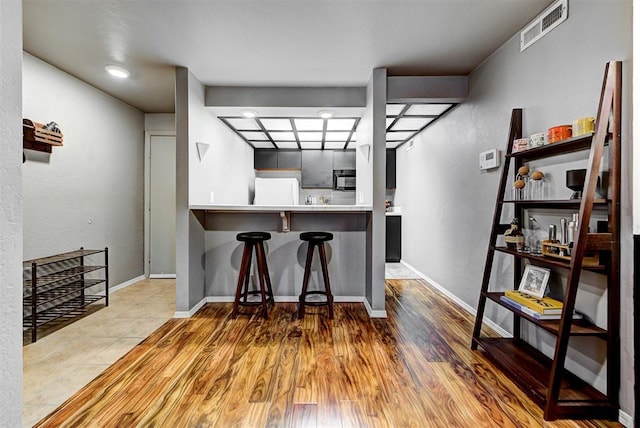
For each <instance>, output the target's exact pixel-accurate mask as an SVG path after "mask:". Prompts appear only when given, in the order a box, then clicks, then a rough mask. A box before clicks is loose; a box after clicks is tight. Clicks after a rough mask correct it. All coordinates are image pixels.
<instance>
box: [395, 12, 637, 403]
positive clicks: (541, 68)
mask: <svg viewBox="0 0 640 428" xmlns="http://www.w3.org/2000/svg"><path fill="white" fill-rule="evenodd" d="M596 28H597V29H598V30H597V31H596V30H595V29H596ZM631 58H632V52H631V2H630V1H622V0H620V1H604V2H603V1H595V0H584V1H572V2H571V4H570V10H569V19H568V20H567V21H566V22H565V23H563V24H562V25H560V26H559V27H558V28H556V29H554V30H553V31H552V32H551V33H550V34H549V35H547V36H546V37H545V38H543V39H542V40H540V41H539V42H538V43H537V44H535V45H534V46H532V47H530V48H529V49H527V50H526V51H525V52H523V53H520V50H519V35H518V34H517V35H515V36H514V37H513V38H512V39H511V40H510V41H509V42H508V43H506V44H505V45H504V46H503V47H502V48H501V49H499V50H498V51H497V52H496V53H495V54H494V55H493V56H492V57H491V58H490V59H489V60H488V61H487V62H485V63H484V64H483V65H482V66H480V67H479V68H478V69H477V70H475V71H474V72H473V73H472V74H471V76H470V93H469V98H468V100H467V101H466V102H465V103H463V104H461V105H460V106H458V107H457V108H456V109H455V110H453V111H452V112H451V113H450V114H448V115H447V116H445V117H444V118H442V119H441V120H440V121H438V122H437V123H436V124H434V125H433V126H432V127H430V128H428V129H427V130H426V131H425V132H424V133H422V134H421V135H419V136H418V137H416V138H415V148H414V149H413V150H412V151H410V152H406V151H405V150H404V148H401V149H399V150H398V186H397V190H396V200H395V204H396V205H398V206H402V207H403V237H402V239H403V248H402V253H403V259H404V260H405V261H406V262H408V263H409V264H410V265H412V266H414V267H416V268H417V269H418V270H420V271H421V272H423V273H424V274H425V275H426V276H428V277H430V278H432V279H433V280H434V281H436V282H437V283H439V284H440V285H442V286H444V287H445V288H447V289H448V290H449V291H450V292H451V293H453V294H454V295H456V296H457V297H459V298H460V299H461V300H463V301H464V302H465V303H467V304H469V305H470V306H473V307H475V306H476V304H477V301H478V295H479V291H480V285H481V279H482V273H483V267H484V260H485V256H486V246H487V243H488V240H489V232H490V227H491V219H492V216H493V211H494V203H495V199H496V190H497V187H498V179H499V171H490V172H480V171H479V170H478V154H479V153H480V152H482V151H484V150H488V149H491V148H498V149H499V150H502V151H503V152H504V149H505V147H506V144H507V141H506V139H507V136H508V128H509V119H510V115H511V109H512V108H517V107H522V108H523V109H524V113H523V116H524V118H523V120H524V135H530V134H533V133H536V132H544V131H545V130H546V129H547V128H549V127H551V126H554V125H559V124H564V123H571V121H572V120H573V119H574V118H577V117H582V116H595V113H596V111H597V107H598V99H599V96H600V88H601V84H602V77H603V73H604V66H605V63H606V62H607V61H611V60H622V61H623V75H624V87H623V93H626V94H628V93H629V88H630V86H629V84H630V76H631ZM623 103H624V105H623V140H622V142H623V146H624V147H623V154H622V159H623V169H622V177H623V183H624V184H623V189H622V231H621V235H622V240H623V242H622V266H623V267H622V269H621V274H622V278H621V286H622V299H621V301H622V314H621V317H622V326H621V344H622V348H621V352H622V373H621V382H622V388H621V396H620V398H621V407H622V409H623V410H625V411H627V412H628V413H632V412H631V410H632V409H633V385H632V378H633V348H632V343H633V340H632V339H633V336H632V324H633V317H632V301H633V299H632V296H633V293H632V288H631V284H632V273H633V272H632V270H633V268H632V259H631V256H632V243H631V226H632V220H631V189H630V187H631V138H630V135H631V133H630V127H631V121H630V111H631V102H630V99H629V97H624V96H623ZM571 160H573V159H571ZM564 169H566V168H560V170H561V171H564ZM553 175H555V178H556V180H554V183H553V186H555V188H556V190H557V191H564V190H566V189H564V181H563V178H562V177H561V175H562V174H561V173H559V172H558V171H557V170H556V173H555V174H551V176H552V177H550V178H553ZM503 220H507V218H503ZM494 265H495V269H494V271H495V272H496V273H505V274H506V273H509V272H511V269H510V266H511V264H510V261H509V260H506V259H505V260H504V261H502V259H500V258H499V257H496V263H494ZM507 277H509V276H507ZM588 280H589V281H593V282H595V283H596V284H595V285H594V287H592V289H590V290H588V292H590V293H592V295H591V296H585V297H583V299H584V301H592V302H593V303H594V306H595V308H591V310H592V311H593V312H594V315H595V316H596V317H597V318H598V320H601V319H603V318H604V309H605V306H606V305H605V303H606V293H605V290H603V289H602V287H600V285H599V284H598V280H593V279H588ZM508 286H510V283H509V282H508V281H507V282H506V283H505V284H504V285H503V287H502V288H506V287H508ZM487 313H488V315H490V316H491V317H492V319H493V320H494V321H496V322H498V323H499V324H500V323H502V324H503V326H505V327H506V328H508V327H509V325H508V323H506V320H507V319H508V317H509V316H508V315H507V314H506V313H505V312H504V311H495V310H494V311H491V310H488V311H487ZM509 319H510V318H509ZM536 340H538V341H540V342H545V344H546V339H540V338H536ZM590 344H591V346H593V343H592V342H590ZM582 350H584V349H582ZM582 350H581V351H582ZM594 352H596V353H597V352H598V351H594ZM570 357H571V358H574V357H575V358H576V359H578V358H579V354H577V353H572V352H570ZM589 357H593V358H594V359H595V360H596V361H597V360H601V359H602V356H601V354H597V355H594V354H590V355H589ZM591 363H593V361H590V362H580V364H582V365H584V366H586V367H583V373H581V375H585V376H586V377H588V378H589V379H590V380H591V381H592V383H594V384H595V385H596V386H598V387H602V386H603V384H604V382H603V380H604V376H603V373H600V372H598V371H597V370H598V369H597V367H592V365H591Z"/></svg>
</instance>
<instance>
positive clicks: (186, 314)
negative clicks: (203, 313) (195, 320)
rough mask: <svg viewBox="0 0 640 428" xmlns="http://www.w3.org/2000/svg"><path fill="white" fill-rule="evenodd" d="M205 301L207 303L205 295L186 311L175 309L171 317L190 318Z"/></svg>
mask: <svg viewBox="0 0 640 428" xmlns="http://www.w3.org/2000/svg"><path fill="white" fill-rule="evenodd" d="M205 303H207V298H206V297H205V298H203V299H202V300H200V301H199V302H198V303H196V304H195V305H194V306H193V308H191V309H189V310H188V311H175V312H174V313H173V317H174V318H191V317H192V316H194V315H195V314H196V312H198V311H199V310H200V309H201V308H202V307H203V306H204V305H205Z"/></svg>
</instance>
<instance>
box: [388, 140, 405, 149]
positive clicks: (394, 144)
mask: <svg viewBox="0 0 640 428" xmlns="http://www.w3.org/2000/svg"><path fill="white" fill-rule="evenodd" d="M400 143H402V141H392V142H389V141H387V149H395V148H396V147H398V146H399V145H400Z"/></svg>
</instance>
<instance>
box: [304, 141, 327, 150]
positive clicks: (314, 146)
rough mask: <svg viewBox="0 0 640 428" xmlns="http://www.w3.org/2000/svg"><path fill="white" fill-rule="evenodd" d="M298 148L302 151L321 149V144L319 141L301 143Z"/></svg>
mask: <svg viewBox="0 0 640 428" xmlns="http://www.w3.org/2000/svg"><path fill="white" fill-rule="evenodd" d="M300 146H301V147H302V149H303V150H306V149H321V148H322V142H321V141H301V142H300Z"/></svg>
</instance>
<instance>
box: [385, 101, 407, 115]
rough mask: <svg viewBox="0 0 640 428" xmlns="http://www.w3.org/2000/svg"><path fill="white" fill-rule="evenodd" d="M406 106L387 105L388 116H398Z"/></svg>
mask: <svg viewBox="0 0 640 428" xmlns="http://www.w3.org/2000/svg"><path fill="white" fill-rule="evenodd" d="M405 105H406V104H387V116H397V115H399V114H400V113H401V112H402V109H403V108H404V107H405Z"/></svg>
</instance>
